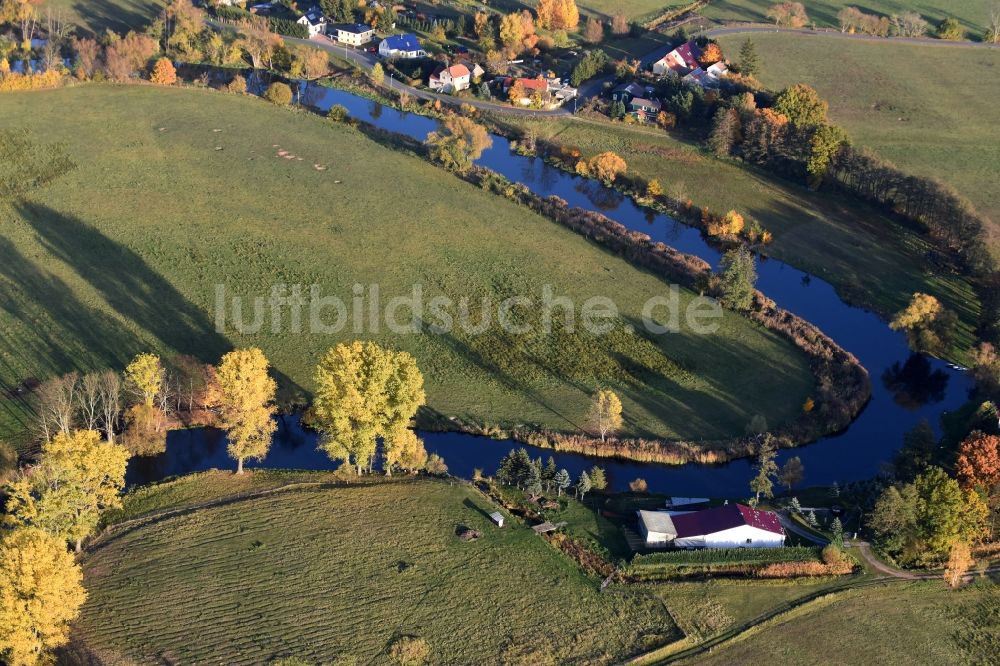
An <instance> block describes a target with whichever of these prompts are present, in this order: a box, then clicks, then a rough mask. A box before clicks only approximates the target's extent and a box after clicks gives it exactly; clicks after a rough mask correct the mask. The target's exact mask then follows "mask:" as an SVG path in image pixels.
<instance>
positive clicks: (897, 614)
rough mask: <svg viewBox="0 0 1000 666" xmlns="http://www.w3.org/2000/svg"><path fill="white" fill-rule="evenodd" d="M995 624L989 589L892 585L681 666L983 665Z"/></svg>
mask: <svg viewBox="0 0 1000 666" xmlns="http://www.w3.org/2000/svg"><path fill="white" fill-rule="evenodd" d="M998 619H1000V594H998V593H997V588H996V586H995V585H991V584H977V585H973V586H971V587H968V588H965V589H963V590H960V591H957V592H952V591H949V590H947V589H946V588H945V586H944V583H943V582H942V581H930V582H926V583H908V584H895V585H893V586H891V587H876V588H867V589H863V590H855V591H851V592H846V593H840V594H838V595H836V596H835V597H833V598H832V599H830V600H829V601H824V602H820V603H818V604H816V605H814V606H810V607H809V608H808V610H807V609H803V610H802V611H801V612H795V611H793V612H792V614H791V615H790V616H788V617H787V618H785V619H779V620H777V621H776V622H775V623H773V624H767V625H765V626H764V627H762V628H761V629H760V630H759V631H755V632H752V633H751V634H749V635H747V636H745V637H744V638H741V639H739V640H737V641H735V642H732V643H727V644H724V645H722V646H719V647H717V648H715V649H714V650H713V651H712V652H711V653H710V654H706V655H702V656H699V657H696V658H693V659H691V660H689V661H688V662H684V663H695V664H706V665H707V664H719V665H722V664H750V663H761V662H764V661H770V662H776V663H786V664H825V663H830V661H831V660H834V661H836V662H838V663H845V664H861V663H865V664H890V663H891V664H907V663H908V664H942V665H944V664H987V663H993V662H995V660H996V655H997V651H998V650H1000V622H998Z"/></svg>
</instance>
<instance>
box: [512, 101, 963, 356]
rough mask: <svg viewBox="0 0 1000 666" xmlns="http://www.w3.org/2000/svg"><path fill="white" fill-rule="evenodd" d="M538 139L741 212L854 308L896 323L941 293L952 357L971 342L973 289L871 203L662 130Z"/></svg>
mask: <svg viewBox="0 0 1000 666" xmlns="http://www.w3.org/2000/svg"><path fill="white" fill-rule="evenodd" d="M519 125H521V126H522V127H531V128H532V129H533V130H534V131H535V132H536V135H537V136H539V137H540V138H546V139H551V140H553V141H555V142H557V143H560V144H563V145H569V146H576V147H578V148H580V149H581V151H582V152H583V154H584V155H585V156H587V157H589V156H591V155H595V154H597V153H599V152H602V151H605V150H613V151H614V152H616V153H618V154H619V155H621V156H622V157H623V158H624V159H625V160H626V162H627V163H628V166H629V170H630V172H633V173H635V174H638V175H640V176H642V177H645V178H656V179H658V180H659V181H660V183H661V185H662V186H663V188H664V190H665V192H666V193H667V194H670V195H672V196H678V197H689V198H690V199H691V200H692V201H693V202H694V204H695V205H697V206H707V207H708V208H709V209H710V210H713V211H715V212H717V213H723V212H725V211H727V210H730V209H735V210H737V211H739V212H740V213H742V214H744V215H750V216H751V217H754V218H756V219H757V220H759V221H760V222H761V224H762V225H763V226H764V227H765V228H767V229H769V230H771V231H772V233H773V234H774V242H773V243H772V244H771V245H769V246H768V248H767V252H768V254H770V255H772V256H774V257H775V258H777V259H781V260H782V261H785V262H787V263H789V264H791V265H793V266H797V267H799V268H801V269H803V270H805V271H808V272H810V273H812V274H814V275H817V276H819V277H822V278H823V279H824V280H827V281H828V282H830V283H832V284H833V285H835V286H836V287H837V288H838V289H839V290H840V292H841V293H842V294H845V295H847V296H848V297H849V300H851V302H853V303H856V304H861V305H867V306H870V307H872V308H873V309H875V310H877V311H879V312H881V313H883V314H885V315H887V316H891V315H892V314H894V313H895V312H897V311H898V310H900V309H902V308H904V307H905V306H906V304H907V303H908V302H909V300H910V297H911V295H912V294H913V293H914V292H917V291H922V292H926V293H930V294H934V295H935V296H937V297H938V298H940V299H941V300H942V302H944V303H946V304H947V306H948V307H949V308H951V309H953V310H955V311H956V312H957V313H959V314H960V316H961V318H962V326H961V331H960V333H959V335H958V336H957V338H956V343H955V345H954V349H953V350H952V353H951V356H952V357H953V358H956V359H964V358H965V355H966V354H967V352H968V350H969V349H970V348H971V346H972V344H973V340H974V337H973V335H972V331H973V329H974V327H975V325H976V322H977V321H978V316H979V304H978V301H977V299H976V296H975V293H974V292H973V290H972V288H971V287H970V285H969V284H968V283H967V282H965V281H963V280H961V279H958V278H957V277H955V276H942V275H936V274H931V273H928V272H926V271H925V270H924V255H925V253H926V252H927V251H928V249H929V248H928V245H927V243H926V242H925V241H924V240H923V239H922V238H920V237H918V236H917V235H916V234H913V233H910V232H907V231H904V230H903V229H902V228H901V227H900V226H899V225H898V224H896V223H894V222H892V221H891V220H889V219H887V218H886V217H885V216H883V215H881V214H880V213H879V212H878V211H876V210H874V209H873V208H871V207H870V206H867V205H864V204H860V203H858V202H855V201H852V200H851V199H849V198H847V197H842V196H837V195H835V194H830V193H827V192H812V191H810V190H809V189H807V188H806V187H804V186H799V185H796V184H794V183H791V182H790V181H786V180H781V179H778V178H775V177H773V176H770V175H769V174H766V173H763V172H760V171H755V170H751V169H745V168H741V167H740V166H738V165H736V164H730V163H726V162H722V161H720V160H717V159H715V158H713V157H711V156H710V155H708V154H706V153H704V152H702V151H700V150H698V149H697V148H696V147H694V146H691V145H690V144H686V143H683V142H681V141H678V140H676V139H674V138H672V137H670V136H669V135H666V134H664V133H663V132H662V131H659V130H655V129H651V128H631V127H629V126H627V125H622V124H615V125H612V124H608V123H582V122H574V121H546V122H531V121H519Z"/></svg>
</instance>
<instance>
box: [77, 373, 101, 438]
mask: <svg viewBox="0 0 1000 666" xmlns="http://www.w3.org/2000/svg"><path fill="white" fill-rule="evenodd" d="M76 402H77V405H78V407H79V414H80V420H81V422H82V424H83V427H84V428H86V429H87V430H97V425H98V420H99V417H100V411H101V373H99V372H88V373H87V374H85V375H84V376H83V378H82V379H81V380H80V388H79V390H78V391H77V392H76Z"/></svg>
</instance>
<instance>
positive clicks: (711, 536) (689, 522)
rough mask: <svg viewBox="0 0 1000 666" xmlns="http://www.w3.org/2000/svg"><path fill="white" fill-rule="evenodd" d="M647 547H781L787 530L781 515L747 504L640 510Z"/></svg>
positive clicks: (640, 519) (640, 528)
mask: <svg viewBox="0 0 1000 666" xmlns="http://www.w3.org/2000/svg"><path fill="white" fill-rule="evenodd" d="M638 514H639V530H640V532H642V535H643V538H644V540H645V542H646V547H647V548H664V547H669V546H673V547H674V548H779V547H781V546H784V545H785V530H784V528H782V527H781V521H780V520H778V514H776V513H774V512H773V511H764V510H761V509H754V508H752V507H749V506H746V505H745V504H726V505H725V506H718V507H714V508H711V509H704V510H702V511H690V512H668V511H639V512H638Z"/></svg>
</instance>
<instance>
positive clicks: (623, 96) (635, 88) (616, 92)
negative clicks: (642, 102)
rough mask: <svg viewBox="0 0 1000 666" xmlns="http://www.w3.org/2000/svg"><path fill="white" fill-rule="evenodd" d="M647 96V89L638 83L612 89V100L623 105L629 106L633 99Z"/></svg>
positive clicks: (620, 85)
mask: <svg viewBox="0 0 1000 666" xmlns="http://www.w3.org/2000/svg"><path fill="white" fill-rule="evenodd" d="M645 94H646V89H645V88H643V87H642V84H640V83H639V82H637V81H632V82H631V83H622V84H619V85H617V86H615V87H614V88H612V89H611V99H612V100H613V101H615V102H621V103H622V104H628V103H629V102H631V101H632V100H633V98H636V97H642V96H643V95H645Z"/></svg>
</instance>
